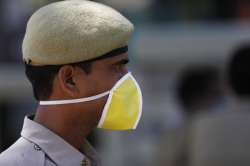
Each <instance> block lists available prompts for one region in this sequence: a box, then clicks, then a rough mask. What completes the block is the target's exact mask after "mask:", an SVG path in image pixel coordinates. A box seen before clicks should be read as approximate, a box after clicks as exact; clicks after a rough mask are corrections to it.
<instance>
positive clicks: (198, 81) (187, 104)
mask: <svg viewBox="0 0 250 166" xmlns="http://www.w3.org/2000/svg"><path fill="white" fill-rule="evenodd" d="M219 80H220V74H219V71H218V70H217V68H215V67H212V66H201V67H194V68H191V69H188V70H185V71H184V72H183V73H182V75H181V77H180V80H179V85H178V88H177V97H178V99H179V101H180V103H181V104H182V105H183V106H184V108H186V109H187V111H192V110H189V109H191V108H192V106H193V104H194V103H196V104H197V103H198V101H201V100H204V99H206V98H208V96H209V95H211V93H214V92H212V87H213V86H214V85H215V84H217V83H218V82H219ZM190 113H191V112H190Z"/></svg>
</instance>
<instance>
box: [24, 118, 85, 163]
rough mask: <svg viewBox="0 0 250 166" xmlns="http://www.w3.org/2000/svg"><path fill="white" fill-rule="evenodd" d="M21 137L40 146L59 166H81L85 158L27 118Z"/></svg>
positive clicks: (59, 138)
mask: <svg viewBox="0 0 250 166" xmlns="http://www.w3.org/2000/svg"><path fill="white" fill-rule="evenodd" d="M21 136H22V137H24V138H25V139H27V140H29V141H31V142H33V143H34V144H36V145H38V146H39V147H40V148H41V149H42V151H44V153H46V155H48V156H49V157H50V158H51V159H52V160H53V161H54V162H55V163H56V164H57V165H60V166H69V165H72V166H75V165H80V164H81V162H82V161H83V160H84V159H85V156H84V155H83V154H82V153H81V152H79V151H78V150H76V149H75V148H74V147H73V146H71V145H70V144H69V143H67V142H66V141H64V140H63V139H62V138H61V137H59V136H58V135H56V134H55V133H53V132H52V131H50V130H49V129H47V128H45V127H44V126H42V125H40V124H38V123H36V122H35V121H33V120H31V117H28V116H26V117H25V119H24V125H23V129H22V132H21Z"/></svg>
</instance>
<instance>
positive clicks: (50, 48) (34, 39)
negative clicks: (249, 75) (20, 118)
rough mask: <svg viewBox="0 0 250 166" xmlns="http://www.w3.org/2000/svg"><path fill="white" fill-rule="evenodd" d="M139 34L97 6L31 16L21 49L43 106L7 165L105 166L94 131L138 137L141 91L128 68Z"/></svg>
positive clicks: (77, 3)
mask: <svg viewBox="0 0 250 166" xmlns="http://www.w3.org/2000/svg"><path fill="white" fill-rule="evenodd" d="M132 31H133V25H132V24H131V23H130V22H129V21H128V20H127V19H126V18H125V17H124V16H122V15H121V14H120V13H118V12H117V11H115V10H114V9H112V8H110V7H107V6H105V5H102V4H99V3H95V2H91V1H83V0H71V1H60V2H56V3H52V4H49V5H47V6H45V7H42V8H41V9H39V10H38V11H37V12H35V13H34V14H33V15H32V17H31V18H30V20H29V22H28V24H27V29H26V34H25V37H24V40H23V46H22V48H23V60H24V62H25V68H26V75H27V77H28V79H29V81H30V82H31V84H32V86H33V90H34V95H35V98H36V99H37V100H38V101H39V105H38V107H37V111H36V115H35V116H27V117H26V118H25V120H24V126H23V130H22V132H21V138H20V139H19V140H18V141H17V142H16V143H15V144H14V145H12V146H11V147H10V148H9V149H7V150H6V151H5V152H3V153H2V154H1V155H0V165H4V166H12V165H20V166H34V165H36V166H40V165H41V166H42V165H43V166H44V165H46V166H54V165H59V166H80V165H100V162H99V159H98V158H97V156H96V152H95V151H94V149H93V148H92V147H91V146H90V145H89V144H88V143H87V141H85V138H86V136H87V135H88V134H89V133H90V131H91V130H92V129H93V128H95V127H96V126H97V127H99V128H105V129H111V130H128V129H135V128H136V127H137V124H138V122H139V120H140V117H141V110H142V96H141V91H140V88H139V86H138V84H137V82H136V81H135V79H134V78H133V76H132V75H131V73H130V72H128V69H127V66H126V64H127V63H128V61H129V58H128V53H127V50H128V47H127V43H128V40H129V37H130V35H131V33H132Z"/></svg>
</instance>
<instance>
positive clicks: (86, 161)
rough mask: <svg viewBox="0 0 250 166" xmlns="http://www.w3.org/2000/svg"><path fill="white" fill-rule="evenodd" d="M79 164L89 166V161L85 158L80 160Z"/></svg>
mask: <svg viewBox="0 0 250 166" xmlns="http://www.w3.org/2000/svg"><path fill="white" fill-rule="evenodd" d="M81 166H90V162H89V161H88V160H87V159H84V160H82V162H81Z"/></svg>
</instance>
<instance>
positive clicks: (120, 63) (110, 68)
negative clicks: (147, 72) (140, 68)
mask: <svg viewBox="0 0 250 166" xmlns="http://www.w3.org/2000/svg"><path fill="white" fill-rule="evenodd" d="M128 62H129V59H128V54H127V53H124V54H120V55H117V56H114V57H109V58H105V59H101V60H97V61H94V62H93V63H92V65H91V72H90V73H89V74H86V73H85V71H84V70H82V69H80V68H78V71H77V72H78V74H77V79H76V80H77V82H76V85H77V86H78V89H79V96H78V97H77V98H83V97H90V96H95V95H98V94H100V93H103V92H106V91H109V90H111V89H112V87H113V86H114V85H115V83H116V82H117V81H118V80H119V79H121V78H122V77H123V76H124V75H125V74H127V73H128V68H127V63H128ZM106 101H107V96H106V97H103V98H101V99H97V100H95V101H90V102H85V103H80V104H81V105H82V106H83V108H84V107H85V108H86V107H87V108H88V109H87V110H91V112H90V114H91V115H92V116H93V117H91V118H92V119H95V120H94V121H95V123H97V122H98V121H99V119H100V117H101V113H102V110H103V107H104V105H105V103H106ZM83 111H85V110H83ZM84 113H86V111H85V112H84Z"/></svg>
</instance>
